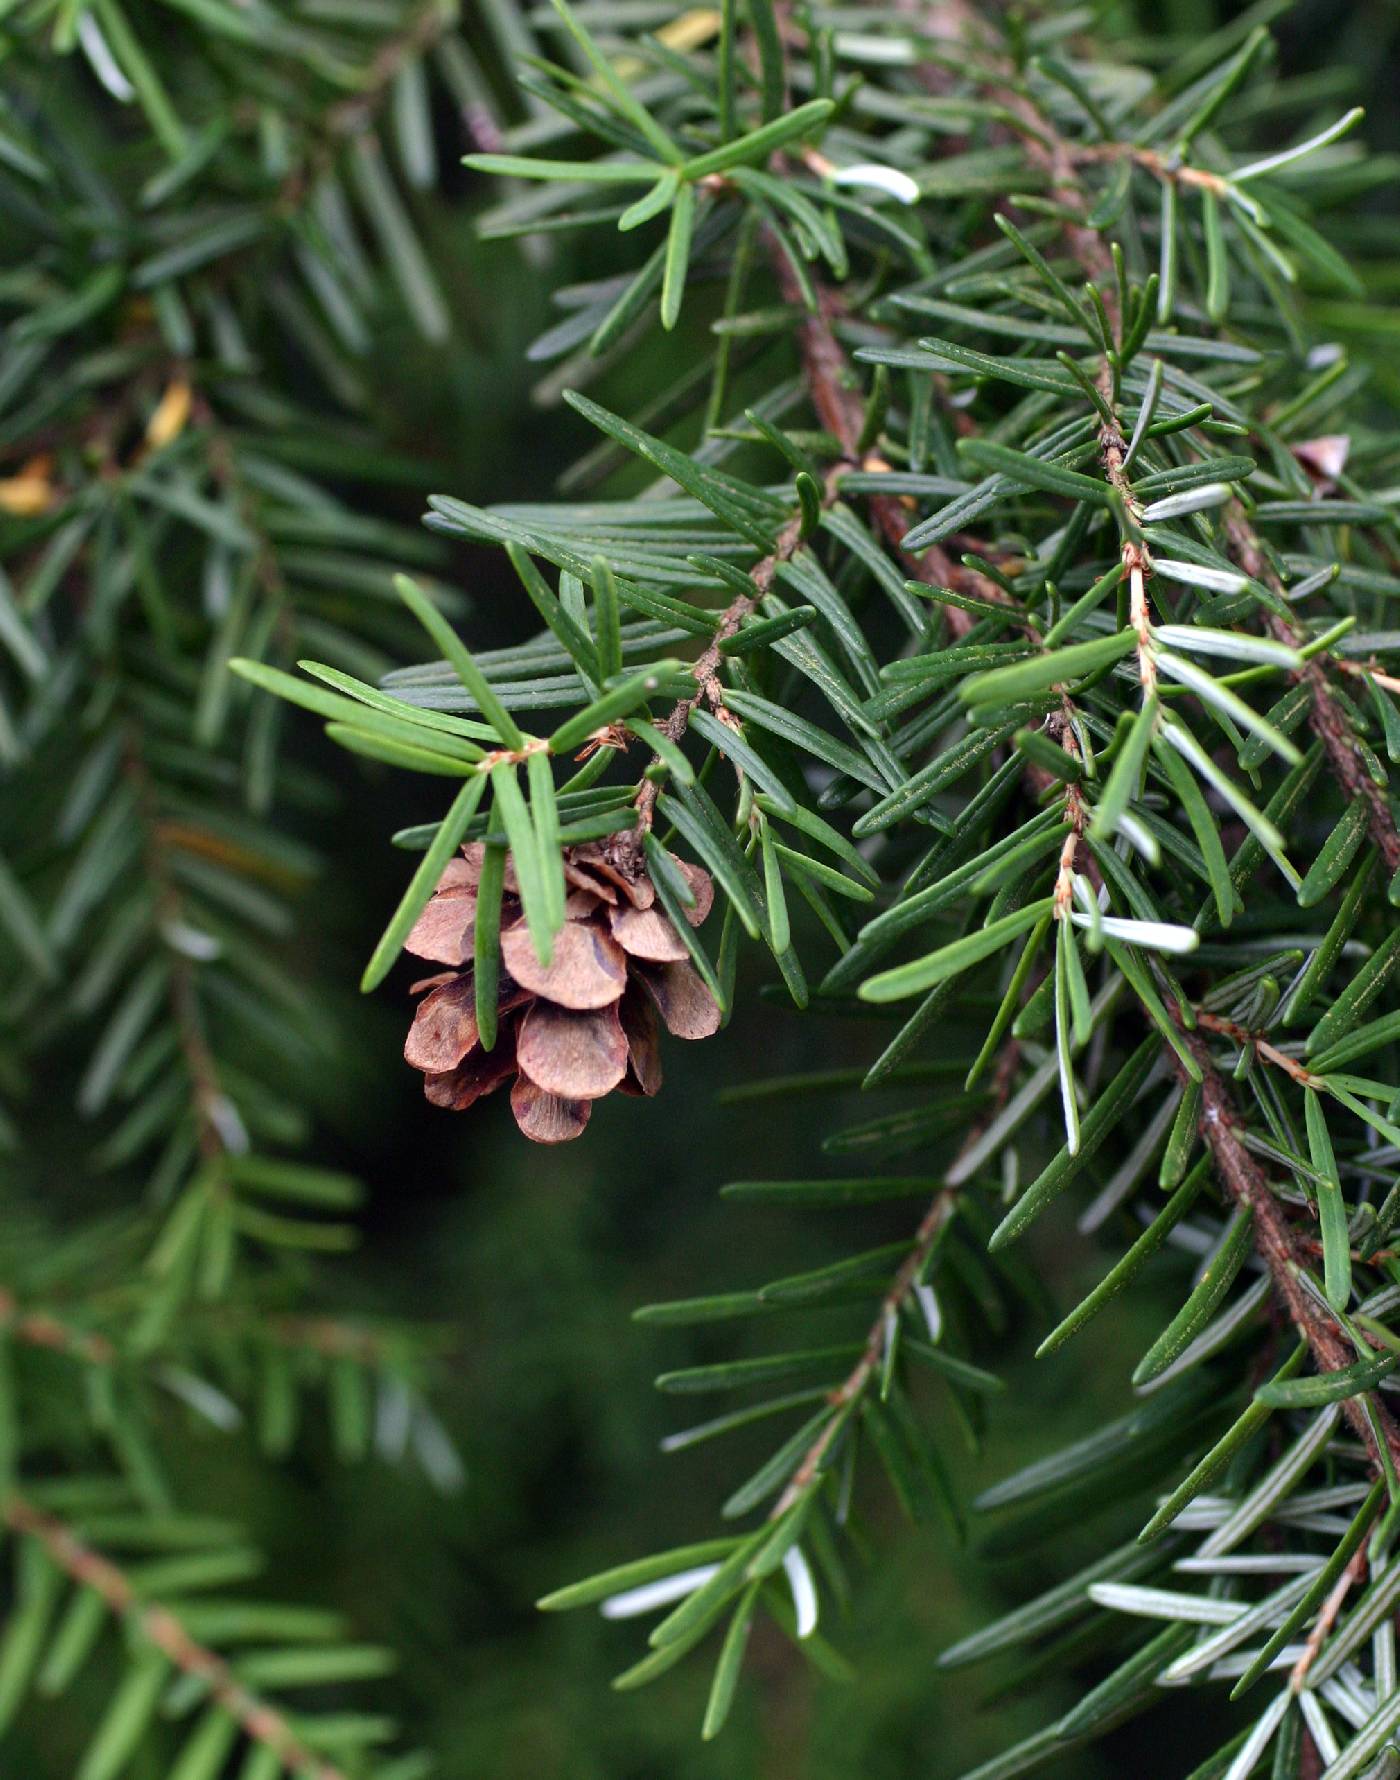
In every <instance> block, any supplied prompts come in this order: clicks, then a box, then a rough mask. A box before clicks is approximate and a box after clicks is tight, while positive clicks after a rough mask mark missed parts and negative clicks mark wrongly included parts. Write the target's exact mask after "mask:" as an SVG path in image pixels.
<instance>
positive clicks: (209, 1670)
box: [4, 1496, 346, 1780]
mask: <svg viewBox="0 0 1400 1780" xmlns="http://www.w3.org/2000/svg"><path fill="white" fill-rule="evenodd" d="M4 1520H5V1523H6V1525H8V1526H9V1527H11V1528H12V1529H13V1530H14V1531H15V1532H16V1533H19V1534H22V1535H23V1536H24V1537H25V1538H28V1539H33V1540H35V1541H36V1542H37V1543H38V1544H39V1545H41V1546H42V1547H43V1549H44V1551H45V1552H46V1553H47V1554H48V1556H49V1558H50V1559H51V1560H52V1562H53V1563H54V1564H56V1565H57V1567H58V1568H59V1569H60V1570H62V1571H63V1573H64V1575H66V1576H68V1577H70V1578H71V1579H72V1580H73V1581H74V1582H76V1583H77V1584H78V1585H79V1586H80V1587H81V1588H86V1589H90V1590H91V1591H92V1593H93V1594H95V1595H98V1596H100V1597H101V1599H102V1600H103V1601H105V1602H106V1604H107V1606H108V1607H109V1608H110V1609H111V1611H112V1612H113V1613H114V1614H115V1615H116V1616H117V1617H118V1618H119V1619H121V1620H122V1621H123V1622H124V1623H125V1625H126V1626H127V1628H128V1630H130V1631H132V1632H134V1633H135V1634H136V1635H137V1636H138V1637H139V1638H141V1639H142V1640H143V1641H144V1642H145V1643H147V1644H148V1645H150V1646H151V1647H152V1649H154V1650H157V1651H159V1652H160V1653H161V1655H162V1656H164V1657H166V1658H167V1659H168V1660H169V1661H170V1662H171V1663H172V1664H173V1665H174V1666H175V1667H176V1668H177V1669H179V1670H180V1672H181V1673H182V1674H184V1675H188V1676H190V1677H192V1678H193V1679H195V1680H198V1681H201V1682H202V1683H203V1684H204V1686H205V1688H206V1689H207V1691H208V1694H209V1697H210V1698H211V1699H212V1700H213V1701H214V1702H215V1703H216V1704H217V1705H218V1706H220V1707H221V1708H222V1709H223V1710H224V1711H225V1712H226V1713H227V1714H228V1715H229V1717H230V1718H232V1719H233V1720H234V1721H235V1723H237V1724H238V1725H239V1726H240V1727H241V1729H242V1731H243V1733H244V1735H245V1736H247V1737H249V1738H250V1739H251V1740H252V1741H253V1742H255V1743H259V1744H261V1745H262V1746H263V1747H264V1748H267V1749H270V1750H272V1751H273V1752H274V1753H275V1755H276V1756H277V1759H278V1761H279V1762H280V1763H281V1764H282V1766H283V1767H284V1768H286V1769H287V1770H288V1771H289V1772H290V1773H293V1774H299V1775H302V1776H303V1777H304V1780H346V1775H345V1774H344V1772H343V1770H342V1769H340V1768H338V1767H336V1766H335V1765H334V1763H332V1762H328V1761H325V1760H323V1759H322V1758H321V1757H320V1756H319V1755H317V1754H315V1752H314V1751H313V1750H311V1749H308V1748H307V1746H306V1744H305V1743H303V1742H302V1741H301V1739H300V1738H299V1737H298V1736H297V1734H296V1732H295V1731H294V1730H293V1729H292V1726H291V1724H290V1722H289V1721H288V1720H287V1719H286V1718H285V1717H284V1716H283V1714H282V1713H281V1712H279V1711H278V1710H277V1708H276V1707H275V1706H273V1705H271V1704H269V1702H268V1701H266V1700H264V1699H263V1698H262V1697H261V1696H260V1695H258V1694H255V1693H253V1692H252V1691H251V1690H250V1689H248V1688H246V1687H245V1686H244V1685H243V1683H242V1682H241V1681H240V1680H239V1679H238V1677H237V1676H236V1675H235V1674H234V1672H233V1670H232V1669H231V1668H230V1667H229V1665H228V1664H227V1663H226V1662H225V1661H224V1659H223V1658H222V1657H221V1656H216V1655H215V1653H214V1652H213V1651H212V1650H208V1649H206V1648H205V1646H204V1645H202V1644H199V1643H197V1642H196V1641H195V1639H193V1638H192V1637H191V1636H190V1634H189V1633H188V1632H187V1631H186V1629H185V1627H184V1624H183V1623H182V1621H181V1620H180V1619H179V1618H178V1616H177V1615H176V1614H175V1613H173V1612H172V1611H171V1610H170V1609H169V1608H168V1607H162V1606H160V1605H158V1604H157V1603H155V1602H147V1601H143V1600H141V1598H140V1597H139V1595H138V1594H137V1592H136V1589H135V1587H134V1586H133V1585H132V1583H131V1582H130V1580H129V1579H128V1578H127V1576H126V1575H125V1573H124V1572H123V1571H122V1570H120V1569H118V1567H117V1566H116V1565H115V1564H114V1563H113V1562H112V1561H111V1559H110V1558H106V1557H103V1556H102V1554H101V1553H100V1552H97V1551H94V1550H92V1549H91V1547H90V1546H87V1545H85V1544H84V1543H83V1542H82V1540H81V1539H79V1538H78V1536H77V1534H76V1533H74V1532H73V1531H72V1529H71V1528H70V1527H68V1526H66V1525H65V1524H64V1522H62V1521H61V1520H58V1519H57V1518H56V1517H55V1516H54V1515H52V1514H48V1513H46V1512H45V1511H44V1510H43V1509H41V1508H37V1507H35V1505H34V1504H33V1503H32V1502H30V1501H28V1500H26V1499H25V1498H24V1497H23V1496H11V1497H10V1499H9V1500H8V1501H7V1502H6V1503H5V1506H4Z"/></svg>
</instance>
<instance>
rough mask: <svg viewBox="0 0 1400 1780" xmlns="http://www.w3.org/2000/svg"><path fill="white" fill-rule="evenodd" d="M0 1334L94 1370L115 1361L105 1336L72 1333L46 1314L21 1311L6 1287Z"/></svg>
mask: <svg viewBox="0 0 1400 1780" xmlns="http://www.w3.org/2000/svg"><path fill="white" fill-rule="evenodd" d="M0 1330H4V1331H5V1332H7V1333H8V1334H10V1335H11V1336H13V1338H14V1339H15V1340H16V1341H22V1342H24V1343H25V1345H26V1346H28V1347H46V1348H49V1349H51V1350H52V1351H53V1352H54V1353H60V1354H67V1355H68V1356H69V1358H70V1359H75V1360H87V1361H89V1362H90V1363H91V1364H92V1365H94V1366H107V1365H110V1364H111V1362H112V1361H113V1360H114V1359H116V1357H117V1350H116V1347H115V1345H114V1344H113V1343H112V1342H111V1341H109V1340H108V1339H107V1337H106V1336H105V1335H94V1334H91V1333H89V1331H87V1330H86V1329H75V1328H74V1327H73V1326H72V1325H71V1324H69V1323H65V1322H62V1321H60V1320H59V1318H58V1317H56V1316H52V1315H50V1313H49V1312H48V1311H46V1310H21V1308H20V1306H19V1301H18V1300H17V1299H16V1297H15V1295H14V1293H13V1292H12V1291H10V1290H9V1289H8V1288H7V1287H5V1286H0Z"/></svg>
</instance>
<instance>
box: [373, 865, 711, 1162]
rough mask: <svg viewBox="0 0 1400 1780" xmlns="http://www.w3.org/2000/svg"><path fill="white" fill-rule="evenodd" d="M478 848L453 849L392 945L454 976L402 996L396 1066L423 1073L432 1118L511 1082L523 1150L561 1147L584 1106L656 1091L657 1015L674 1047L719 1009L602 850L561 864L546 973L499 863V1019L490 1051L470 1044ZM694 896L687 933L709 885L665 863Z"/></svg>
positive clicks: (582, 1121) (659, 920) (636, 879)
mask: <svg viewBox="0 0 1400 1780" xmlns="http://www.w3.org/2000/svg"><path fill="white" fill-rule="evenodd" d="M484 855H485V847H484V846H483V844H482V843H481V842H480V841H473V842H472V843H471V844H469V845H468V846H465V847H463V849H462V857H461V858H460V859H453V860H452V861H451V862H450V863H449V864H448V866H447V868H446V870H445V871H444V872H443V874H442V876H441V878H439V880H438V887H437V889H436V890H435V891H434V892H433V894H432V896H431V897H430V898H429V899H428V905H427V907H426V908H425V909H424V910H423V913H422V914H421V915H420V916H419V917H418V920H417V921H416V922H415V924H414V927H413V931H412V932H411V933H410V934H409V936H408V938H407V940H405V942H404V949H405V950H406V951H409V952H412V953H413V954H414V955H415V956H416V957H419V958H429V959H431V960H433V962H434V963H437V964H448V965H453V966H458V967H465V968H456V969H452V970H445V971H443V972H441V973H440V974H439V975H437V976H432V977H426V978H425V979H424V980H423V981H422V982H420V983H415V984H414V985H413V989H414V992H415V993H417V992H418V991H420V990H427V991H428V993H427V994H426V995H425V997H424V999H423V1000H422V1001H421V1002H420V1003H419V1004H418V1011H417V1013H416V1014H415V1015H414V1017H413V1025H412V1026H411V1027H410V1028H409V1033H408V1039H407V1042H406V1043H405V1045H404V1056H405V1057H406V1058H407V1060H408V1061H409V1062H410V1063H411V1064H412V1065H413V1067H414V1068H415V1069H421V1070H422V1071H423V1073H424V1082H423V1091H424V1093H425V1094H426V1095H427V1097H428V1099H429V1100H431V1101H432V1103H433V1105H434V1106H442V1107H447V1108H449V1109H450V1110H451V1111H453V1112H462V1111H464V1110H465V1109H466V1108H467V1107H469V1106H471V1105H472V1104H473V1103H474V1102H475V1101H477V1100H480V1099H481V1097H482V1096H483V1095H484V1094H490V1093H491V1092H492V1091H493V1090H494V1089H496V1088H499V1087H501V1086H503V1084H504V1083H506V1082H510V1083H511V1090H510V1106H511V1111H512V1112H513V1113H514V1114H515V1122H516V1124H517V1125H519V1127H520V1129H521V1130H522V1131H523V1132H524V1133H525V1135H526V1137H529V1138H533V1139H534V1141H535V1142H536V1143H565V1142H567V1141H568V1140H569V1139H570V1138H572V1137H578V1136H579V1135H580V1133H581V1132H582V1131H583V1128H584V1126H585V1125H586V1124H587V1123H588V1116H589V1113H590V1112H591V1110H592V1105H593V1102H594V1101H595V1100H598V1099H601V1097H602V1096H603V1095H604V1094H609V1093H611V1092H612V1090H613V1089H614V1088H619V1089H621V1091H622V1092H623V1093H624V1094H655V1093H656V1091H657V1090H658V1089H659V1088H660V1086H661V1045H660V1032H659V1028H658V1024H657V1015H658V1013H659V1014H660V1017H661V1020H662V1021H663V1022H664V1023H665V1026H666V1029H667V1031H669V1032H671V1033H673V1034H674V1035H675V1037H677V1038H708V1037H709V1036H710V1034H711V1033H713V1032H715V1031H716V1030H717V1029H718V1027H719V1018H720V1015H719V1006H718V1004H717V1003H716V1001H715V998H714V996H713V995H711V993H710V991H709V990H708V989H707V988H706V986H705V984H704V982H703V981H702V980H701V978H700V976H699V975H698V973H697V972H696V970H695V967H694V966H693V965H692V964H691V962H690V954H689V953H688V952H687V951H686V948H685V945H684V943H683V942H682V940H681V937H680V935H679V934H678V933H677V932H676V929H675V928H674V927H673V926H672V924H671V922H670V920H669V919H668V917H667V916H666V915H664V914H663V913H662V911H661V910H660V908H658V907H657V906H656V889H655V886H654V885H653V884H652V881H651V879H650V878H649V877H648V876H647V873H646V870H645V868H643V867H637V868H633V867H632V865H631V861H630V856H625V855H624V856H619V857H614V856H613V855H612V854H611V853H610V852H609V851H608V849H607V847H606V845H605V844H599V843H589V844H588V845H585V846H578V847H569V848H566V849H565V852H564V879H565V883H566V885H567V889H568V896H567V900H566V902H565V905H564V908H565V916H566V919H565V922H564V926H563V928H562V930H561V931H560V932H559V933H558V934H556V935H555V939H554V951H553V955H552V957H551V959H550V962H549V963H548V965H542V964H541V963H540V961H539V959H538V958H537V957H536V956H535V948H534V945H533V943H532V941H531V939H530V935H529V933H528V931H527V929H526V926H525V921H524V919H523V917H522V914H521V908H520V894H519V885H518V883H517V882H516V878H515V872H514V869H513V867H512V866H511V864H510V861H509V860H507V863H506V880H505V896H504V898H503V900H502V904H501V975H500V988H499V993H498V999H497V1006H498V1008H499V1012H500V1018H499V1025H498V1031H497V1036H496V1043H495V1046H494V1047H493V1049H491V1050H490V1051H484V1050H483V1049H482V1048H481V1046H480V1044H479V1043H478V1033H477V1024H476V998H475V987H474V984H473V980H472V971H471V968H470V967H471V958H472V942H473V930H474V924H475V918H476V898H477V885H478V884H479V883H480V880H481V865H482V859H483V857H484ZM670 857H671V859H672V861H673V863H674V864H675V866H676V869H677V871H679V872H680V873H681V874H682V875H683V876H684V877H685V879H686V881H687V883H688V884H689V885H690V888H691V890H692V892H693V894H694V897H695V906H694V907H693V908H692V909H690V910H688V911H687V915H686V918H687V919H688V920H689V922H690V924H691V925H692V926H693V927H698V926H699V925H700V923H701V922H702V921H703V920H704V919H705V917H706V915H708V914H709V912H710V908H711V905H712V903H713V902H714V888H713V886H712V885H711V883H710V876H709V873H708V872H706V871H704V870H702V868H701V867H700V866H698V865H691V864H689V863H688V862H687V861H686V860H684V859H677V858H676V857H675V855H674V854H672V855H670Z"/></svg>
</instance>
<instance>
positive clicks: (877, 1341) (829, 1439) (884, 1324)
mask: <svg viewBox="0 0 1400 1780" xmlns="http://www.w3.org/2000/svg"><path fill="white" fill-rule="evenodd" d="M1019 1056H1020V1045H1019V1044H1018V1043H1017V1041H1016V1040H1015V1039H1012V1040H1011V1041H1010V1042H1009V1043H1008V1044H1007V1046H1006V1048H1005V1049H1004V1050H1003V1052H1002V1054H1001V1057H1000V1059H999V1060H998V1063H997V1070H996V1076H995V1087H994V1091H993V1094H992V1100H991V1104H990V1106H989V1107H988V1109H987V1111H986V1113H985V1114H984V1115H983V1116H982V1118H980V1119H978V1120H977V1122H976V1123H975V1124H974V1125H972V1126H971V1127H970V1128H969V1130H968V1132H967V1135H966V1136H965V1137H964V1139H963V1141H962V1143H961V1145H960V1146H959V1149H958V1155H957V1157H955V1158H954V1163H956V1161H957V1160H958V1158H960V1157H962V1156H965V1155H966V1154H967V1153H968V1151H969V1150H970V1149H971V1148H972V1147H973V1145H974V1144H975V1143H976V1142H977V1141H978V1139H979V1138H980V1137H981V1135H982V1133H983V1132H984V1131H985V1130H986V1128H987V1126H988V1125H989V1124H990V1123H991V1121H992V1119H993V1118H995V1116H996V1114H997V1113H998V1112H999V1111H1000V1109H1001V1107H1002V1106H1003V1105H1004V1103H1005V1101H1006V1097H1007V1095H1008V1094H1009V1093H1010V1091H1011V1080H1012V1077H1013V1076H1014V1074H1015V1072H1016V1063H1017V1060H1018V1058H1019ZM950 1166H951V1165H950ZM957 1198H958V1189H957V1188H956V1187H940V1188H939V1190H938V1191H937V1192H936V1193H935V1194H934V1196H933V1199H932V1201H931V1202H930V1204H929V1207H928V1210H927V1211H926V1212H925V1213H924V1215H923V1219H922V1221H921V1222H920V1224H919V1227H918V1229H917V1230H916V1231H915V1232H914V1235H913V1238H912V1240H911V1242H910V1245H909V1253H908V1254H907V1255H906V1256H905V1257H904V1259H903V1260H902V1261H901V1262H900V1264H899V1269H898V1271H897V1272H896V1273H895V1275H894V1278H893V1279H892V1280H891V1281H890V1284H889V1289H888V1290H887V1291H886V1293H885V1295H884V1297H883V1298H881V1300H880V1308H879V1310H878V1311H877V1312H876V1314H875V1320H874V1321H873V1322H872V1323H871V1325H870V1328H869V1330H868V1331H867V1333H866V1337H865V1343H864V1346H863V1347H862V1348H861V1350H860V1357H859V1359H858V1360H857V1361H856V1363H855V1365H854V1366H852V1368H851V1370H850V1371H849V1372H848V1373H847V1374H846V1376H845V1378H843V1379H842V1381H841V1383H840V1384H839V1385H837V1387H836V1389H835V1390H834V1391H832V1392H831V1394H830V1396H829V1397H828V1398H827V1402H828V1403H829V1404H830V1405H831V1407H832V1409H833V1411H834V1412H835V1413H834V1414H832V1416H831V1417H830V1418H829V1419H828V1420H827V1421H826V1422H825V1423H824V1424H823V1426H822V1429H821V1432H820V1433H819V1434H818V1435H817V1437H816V1439H815V1440H814V1441H813V1442H812V1444H811V1445H810V1446H809V1447H808V1448H807V1451H806V1452H805V1453H804V1455H803V1457H802V1462H801V1463H800V1464H799V1465H798V1467H797V1469H796V1470H795V1471H794V1472H793V1474H792V1476H791V1477H790V1478H789V1480H788V1483H787V1487H786V1488H785V1489H784V1490H783V1493H782V1494H781V1495H780V1496H779V1497H778V1500H777V1502H776V1504H775V1505H774V1507H773V1510H772V1513H771V1514H770V1516H769V1518H770V1519H771V1520H776V1519H777V1518H778V1516H779V1515H781V1514H783V1513H785V1512H786V1511H787V1510H788V1509H789V1508H791V1506H792V1505H793V1503H794V1502H796V1501H797V1500H798V1499H799V1497H801V1496H802V1495H803V1494H804V1493H805V1491H806V1490H807V1489H809V1488H810V1487H811V1485H812V1483H813V1482H814V1481H815V1480H816V1478H817V1476H818V1475H819V1473H820V1471H821V1468H822V1464H823V1461H824V1460H825V1459H826V1456H827V1454H828V1452H830V1450H831V1447H832V1445H833V1444H834V1443H835V1441H836V1439H837V1436H838V1435H839V1434H840V1432H841V1430H842V1428H843V1427H844V1426H845V1425H846V1420H847V1417H848V1416H849V1415H850V1413H851V1412H852V1410H853V1409H854V1408H855V1406H856V1405H857V1404H858V1403H859V1402H860V1400H861V1398H862V1397H863V1396H864V1395H865V1392H866V1390H867V1388H868V1387H869V1385H870V1382H871V1380H872V1379H873V1378H874V1377H875V1375H876V1373H877V1372H878V1371H879V1369H880V1366H881V1363H882V1361H883V1360H884V1356H885V1345H886V1343H887V1341H888V1340H889V1330H890V1319H891V1318H892V1317H896V1316H898V1315H899V1313H900V1311H902V1310H903V1308H904V1306H905V1304H906V1302H907V1301H908V1298H909V1295H910V1293H911V1292H912V1291H913V1290H914V1287H915V1285H917V1283H918V1280H919V1275H920V1274H921V1273H922V1272H923V1269H924V1263H925V1262H926V1261H927V1260H928V1258H929V1255H930V1253H931V1252H932V1249H933V1245H934V1243H935V1242H936V1241H937V1240H938V1234H939V1232H940V1231H941V1230H942V1228H943V1226H944V1224H945V1223H946V1222H947V1221H948V1219H949V1217H950V1216H951V1215H952V1213H953V1211H954V1209H955V1207H956V1205H957Z"/></svg>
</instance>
